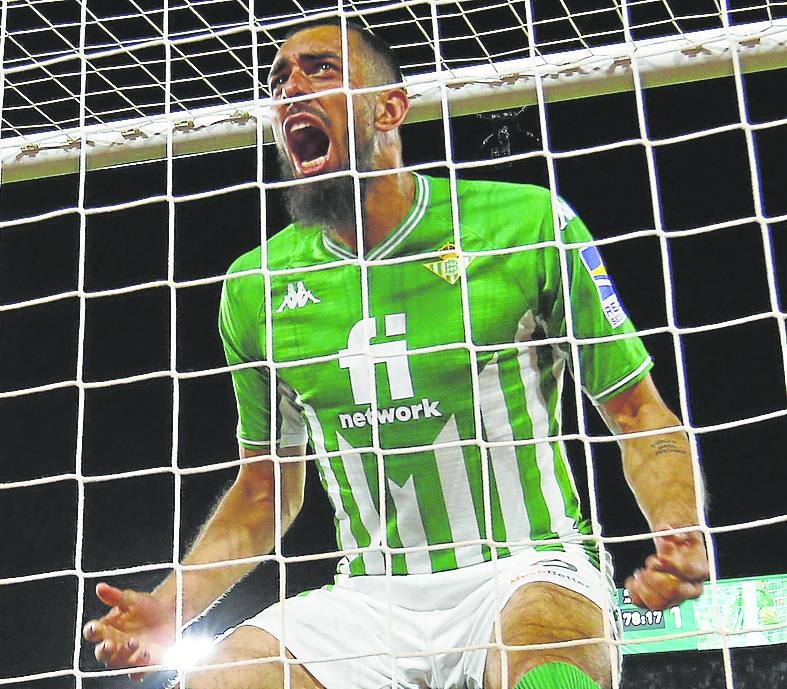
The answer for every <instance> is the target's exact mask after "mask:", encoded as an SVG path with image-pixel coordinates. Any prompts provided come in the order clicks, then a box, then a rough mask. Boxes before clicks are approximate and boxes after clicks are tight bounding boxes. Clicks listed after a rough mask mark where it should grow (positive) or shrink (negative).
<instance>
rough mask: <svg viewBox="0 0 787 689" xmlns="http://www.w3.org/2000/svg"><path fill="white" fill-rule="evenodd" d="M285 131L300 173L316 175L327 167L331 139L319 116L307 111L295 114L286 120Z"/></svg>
mask: <svg viewBox="0 0 787 689" xmlns="http://www.w3.org/2000/svg"><path fill="white" fill-rule="evenodd" d="M284 132H285V136H286V137H287V147H288V148H289V149H290V154H291V156H292V159H293V162H294V163H295V167H296V170H297V172H298V173H300V174H301V175H314V174H317V173H319V172H322V171H323V170H324V169H325V167H326V166H327V164H328V159H329V157H330V156H329V154H330V150H331V141H330V139H329V138H328V135H327V134H326V132H325V130H324V129H323V127H322V123H321V122H320V121H319V120H318V119H317V118H315V117H314V116H311V115H308V114H305V113H301V114H297V115H293V116H292V117H290V118H288V119H287V121H286V122H285V125H284Z"/></svg>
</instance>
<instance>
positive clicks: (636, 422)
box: [601, 376, 708, 609]
mask: <svg viewBox="0 0 787 689" xmlns="http://www.w3.org/2000/svg"><path fill="white" fill-rule="evenodd" d="M601 410H602V414H603V416H604V418H605V420H606V422H607V424H608V425H609V427H610V429H611V430H612V431H613V432H615V433H635V432H638V431H646V430H654V429H659V428H670V427H675V426H679V425H680V421H679V420H678V418H677V417H676V416H675V415H674V414H673V413H672V412H671V411H670V410H669V409H668V408H667V406H666V405H665V404H664V401H663V400H662V399H661V396H660V395H659V392H658V390H657V389H656V386H655V385H654V383H653V380H652V379H651V377H650V376H647V377H646V378H645V379H643V380H642V381H641V382H640V383H638V384H636V385H634V386H632V387H631V388H629V389H628V390H626V391H624V392H622V393H621V394H620V395H617V396H615V397H613V398H612V399H610V400H609V401H608V402H606V403H605V404H603V405H602V408H601ZM620 445H621V452H622V456H623V470H624V472H625V475H626V480H627V481H628V483H629V485H630V486H631V489H632V490H633V492H634V495H635V496H636V498H637V502H638V503H639V506H640V509H641V510H642V513H643V514H644V515H645V518H646V519H647V520H648V524H649V525H650V528H651V529H652V530H653V531H662V530H665V529H670V528H673V529H674V528H680V527H685V526H695V525H697V524H698V523H699V518H698V506H697V502H696V494H697V486H696V485H695V477H694V470H693V467H692V460H691V451H690V447H689V442H688V438H687V437H686V434H685V433H684V432H682V431H672V432H665V433H662V434H658V435H649V436H644V437H638V438H625V439H622V440H621V442H620ZM699 488H700V490H702V486H699ZM654 540H655V545H656V552H655V554H653V555H651V556H650V557H648V558H647V560H646V561H645V566H644V567H643V568H642V569H639V570H637V571H636V572H634V574H633V575H632V576H630V577H629V578H628V579H627V580H626V587H627V588H628V589H629V592H630V593H631V598H632V601H633V602H634V603H635V604H636V605H642V606H645V607H648V608H654V609H664V608H668V607H670V606H673V605H677V604H679V603H681V602H682V601H684V600H686V599H689V598H697V597H698V596H700V595H701V594H702V589H703V582H704V581H705V579H706V578H707V577H708V557H707V552H706V550H705V544H704V541H703V537H702V534H701V533H700V532H699V531H692V532H689V533H682V534H675V535H671V536H660V537H657V538H656V539H654Z"/></svg>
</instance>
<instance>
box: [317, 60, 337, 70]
mask: <svg viewBox="0 0 787 689" xmlns="http://www.w3.org/2000/svg"><path fill="white" fill-rule="evenodd" d="M336 69H337V68H336V65H333V64H331V63H330V62H323V63H322V64H321V65H320V71H321V72H335V71H336Z"/></svg>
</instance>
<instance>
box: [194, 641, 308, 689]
mask: <svg viewBox="0 0 787 689" xmlns="http://www.w3.org/2000/svg"><path fill="white" fill-rule="evenodd" d="M279 653H280V649H279V642H278V640H277V639H276V638H274V637H273V636H272V635H271V634H269V633H268V632H266V631H263V630H262V629H258V628H257V627H250V626H243V627H238V628H237V629H236V630H235V631H234V632H232V634H230V635H229V636H227V638H225V639H224V640H223V641H222V642H221V643H220V644H219V645H218V646H217V648H216V652H215V653H214V654H213V656H211V659H210V662H211V663H212V664H219V663H231V662H233V661H241V660H258V659H265V658H279ZM287 655H288V657H290V658H292V657H293V656H292V655H291V654H289V653H288V654H287ZM284 672H285V670H284V665H283V664H282V663H281V661H279V660H270V661H268V662H265V663H254V664H251V665H242V666H236V667H229V668H223V669H215V670H200V671H194V672H192V673H191V674H189V676H188V677H187V680H186V686H187V687H188V689H282V688H284V687H286V686H289V688H290V689H323V686H322V685H321V684H320V683H319V682H318V681H317V680H315V679H314V678H313V677H312V676H311V675H310V674H309V673H308V672H307V671H306V670H305V669H304V668H303V667H302V666H301V665H298V664H290V682H289V685H286V684H285V681H284Z"/></svg>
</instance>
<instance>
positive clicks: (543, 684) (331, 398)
mask: <svg viewBox="0 0 787 689" xmlns="http://www.w3.org/2000/svg"><path fill="white" fill-rule="evenodd" d="M347 38H348V45H349V52H350V60H349V85H350V87H351V88H352V89H369V90H368V91H364V92H362V93H356V94H355V95H353V97H352V111H353V117H354V119H353V122H354V124H355V126H354V131H355V137H354V140H353V144H354V146H351V145H350V137H349V136H348V129H349V127H348V123H349V118H348V107H347V98H346V96H345V94H344V93H343V92H342V91H341V88H342V86H343V62H342V54H343V51H342V34H341V30H340V28H339V27H338V26H337V25H336V24H335V23H331V22H322V23H318V24H315V25H310V26H308V27H306V28H300V29H298V30H296V31H295V32H293V33H292V34H291V35H290V37H289V38H288V39H287V40H286V42H285V43H284V44H283V45H282V47H281V48H280V50H279V52H278V54H277V57H276V60H275V62H274V64H273V67H272V70H271V75H270V86H271V90H272V94H273V98H274V104H273V108H272V122H273V129H274V134H275V138H276V142H277V145H278V148H279V152H280V155H281V158H282V161H283V165H284V168H285V169H288V170H290V171H291V176H292V178H293V179H295V180H302V181H303V183H302V184H299V185H297V186H292V187H291V188H290V190H289V191H288V205H289V207H290V210H291V212H292V214H293V219H294V221H295V222H294V224H292V225H290V226H289V227H287V228H285V230H283V231H282V232H280V233H279V234H277V235H276V236H275V237H273V238H272V239H271V240H270V241H269V242H268V243H267V246H266V251H265V252H263V251H262V250H261V248H257V249H256V250H254V251H251V252H249V253H247V254H245V255H244V256H242V257H241V258H239V259H238V260H237V261H236V262H235V263H234V264H233V266H232V267H231V269H230V274H229V276H228V279H227V281H226V283H225V286H224V291H223V295H222V305H221V312H220V317H219V325H220V330H221V334H222V338H223V342H224V347H225V352H226V355H227V360H228V362H229V363H230V364H231V365H233V366H234V365H241V364H254V363H256V364H257V365H256V366H254V365H251V366H248V365H247V366H240V367H237V368H234V369H233V372H232V375H233V383H234V386H235V393H236V397H237V400H238V412H239V424H238V438H239V444H240V453H241V457H243V458H248V459H254V461H251V462H249V463H244V464H242V466H241V468H240V470H239V474H238V478H237V480H236V481H235V483H234V484H233V485H232V486H231V488H230V489H229V491H228V492H227V493H226V494H225V495H224V497H223V499H222V500H221V502H220V504H219V506H218V508H217V509H216V511H215V513H214V514H213V516H212V517H211V518H210V520H209V521H208V522H207V524H206V525H205V527H204V528H203V530H202V533H201V535H200V536H199V538H198V540H197V541H196V543H195V545H194V547H193V548H192V550H191V552H190V553H189V555H188V557H187V558H186V559H185V561H184V563H185V564H198V563H210V562H220V561H226V560H233V559H242V558H248V557H252V556H256V555H260V554H264V553H268V552H270V551H271V550H272V549H273V547H274V543H275V534H276V522H277V520H278V519H280V520H281V524H280V532H281V533H284V532H285V531H286V530H287V528H288V527H289V525H290V524H291V523H292V521H293V520H294V519H295V517H296V515H297V513H298V511H299V510H300V507H301V505H302V502H303V487H304V472H305V470H304V460H303V456H304V453H305V447H306V441H307V437H308V439H309V440H310V441H311V444H312V446H313V448H314V451H315V455H316V457H315V459H314V461H316V463H317V466H318V470H319V472H320V477H321V480H322V483H323V486H324V487H325V489H326V491H327V493H328V496H329V498H330V499H331V501H332V503H333V507H334V509H335V512H336V528H337V540H338V542H339V547H340V549H342V550H343V551H344V554H345V557H344V558H343V559H342V560H341V561H340V563H339V566H338V575H337V578H336V583H335V585H332V586H327V587H324V588H323V589H319V590H317V591H311V592H308V594H307V595H301V596H296V597H294V598H291V599H288V600H287V601H285V602H283V603H280V604H277V605H274V606H272V607H270V608H268V609H266V610H264V611H262V612H261V613H260V614H258V615H256V616H254V617H252V618H250V619H248V620H246V621H245V622H244V623H242V624H241V625H240V626H239V627H237V628H236V629H235V630H232V631H231V632H230V633H228V634H227V635H225V637H224V638H223V639H222V640H221V641H220V642H219V643H218V645H217V647H216V649H215V652H214V653H213V655H212V656H211V658H210V662H211V663H231V662H233V661H248V660H254V659H258V660H259V659H267V660H266V661H265V662H259V663H256V664H246V665H236V666H234V667H226V668H220V669H215V670H202V671H199V672H195V673H193V674H192V675H190V676H189V678H188V682H187V684H188V686H189V687H191V689H201V688H202V687H205V688H206V689H207V688H208V687H211V688H215V687H229V688H238V689H240V688H241V687H243V688H246V689H275V688H278V687H282V686H289V687H293V688H294V689H315V688H316V687H324V688H325V689H343V688H344V687H347V686H352V687H354V688H356V689H380V688H381V687H387V686H391V687H407V688H408V689H410V688H412V689H415V688H416V687H430V688H434V689H449V688H459V689H465V688H467V689H478V688H479V687H484V688H485V689H508V688H509V687H515V688H516V689H598V687H604V688H605V689H607V688H609V687H610V686H612V682H613V680H612V675H613V667H614V666H616V663H615V660H616V659H617V655H618V654H617V647H616V646H615V645H614V644H611V643H610V639H612V638H613V636H614V633H615V615H616V610H615V608H614V604H613V603H612V601H611V596H610V587H611V582H610V580H609V575H610V569H609V564H608V563H607V562H606V561H604V560H603V559H601V558H600V556H599V551H598V547H597V543H596V541H595V540H594V539H593V538H592V530H591V529H590V526H589V523H588V521H587V520H586V519H584V518H583V517H582V515H581V513H580V509H579V499H578V497H577V494H576V489H575V487H574V484H573V480H572V478H571V475H570V469H569V467H568V464H567V461H566V457H565V449H564V448H563V446H562V444H561V443H560V442H559V441H558V440H555V438H557V437H559V436H560V433H561V431H560V420H559V414H560V390H561V380H562V373H563V369H564V367H565V363H566V361H569V364H570V365H573V366H574V367H575V368H577V367H578V369H579V370H577V371H575V375H578V376H580V379H581V382H582V385H583V388H584V389H585V391H586V393H587V394H588V395H589V397H590V398H591V399H592V400H593V402H594V403H596V404H597V405H598V406H599V409H600V411H601V413H602V415H603V416H604V418H605V420H606V421H607V423H608V425H609V426H610V428H611V429H613V431H614V432H616V433H621V434H630V433H633V434H635V436H634V437H628V436H624V437H623V438H622V439H621V447H622V451H623V464H624V470H625V474H626V477H627V479H628V481H629V483H630V485H631V487H632V489H633V490H634V493H635V495H636V497H637V500H638V502H639V505H640V507H641V509H642V511H643V513H644V515H645V517H646V518H647V520H648V522H649V524H650V527H651V529H653V530H655V531H659V530H669V529H679V528H681V527H691V526H695V525H696V524H697V523H698V517H697V505H696V502H695V493H696V491H697V490H698V489H699V487H697V486H695V481H694V475H693V471H692V464H691V459H690V451H689V446H688V442H687V439H686V436H685V434H684V433H682V432H680V431H674V432H670V431H668V430H664V431H662V432H656V433H651V434H650V435H636V434H637V433H639V432H642V431H653V430H657V429H668V428H670V427H675V426H679V425H680V423H679V421H678V419H677V418H676V417H675V416H674V415H673V414H672V413H671V412H670V411H669V410H668V409H667V408H666V406H665V405H664V403H663V402H662V400H661V398H660V396H659V394H658V392H657V391H656V388H655V387H654V384H653V382H652V381H651V378H650V374H649V371H650V368H651V366H652V363H651V359H650V357H649V355H648V354H647V352H646V351H645V349H644V347H643V345H642V343H641V341H640V340H639V338H637V337H636V335H635V334H634V327H633V325H632V324H631V321H630V320H629V319H628V316H627V315H626V313H625V311H624V310H623V308H622V306H621V305H620V302H619V300H618V298H617V294H616V293H615V290H614V287H613V286H612V282H611V280H610V279H609V276H608V275H607V273H606V270H605V268H604V264H603V262H602V260H601V257H600V255H599V253H598V251H597V250H596V249H595V247H593V245H592V244H591V243H590V242H591V238H590V235H589V234H588V233H587V230H586V229H585V227H584V225H583V224H582V222H581V220H580V219H579V218H577V217H576V215H575V214H574V212H573V211H572V210H571V208H570V207H569V206H568V205H567V204H566V203H565V202H563V201H562V200H559V201H558V203H557V205H556V207H555V208H554V211H553V208H552V201H551V197H550V194H549V192H547V191H546V190H544V189H540V188H538V187H533V186H529V185H512V184H499V183H489V182H460V183H459V184H458V185H457V189H456V198H457V200H458V206H459V208H458V215H457V214H455V213H454V212H453V207H452V203H451V198H452V192H451V189H450V185H449V183H448V182H447V180H441V179H437V178H430V177H426V176H423V175H420V174H414V173H412V172H410V171H407V170H403V169H402V167H403V161H402V153H401V142H400V139H399V128H400V126H401V125H402V124H403V122H404V118H405V115H406V113H407V109H408V99H407V94H406V92H405V91H404V89H403V88H401V87H400V86H398V85H397V84H398V83H400V82H401V80H402V78H401V73H400V71H399V68H398V66H397V64H396V61H395V58H394V57H393V55H392V54H391V52H390V50H389V49H388V48H387V47H386V46H384V45H382V44H381V43H380V42H379V41H377V40H376V39H375V38H374V37H372V36H370V35H369V34H367V33H365V32H364V31H362V30H361V29H359V28H357V27H350V31H349V34H348V37H347ZM370 87H380V88H376V89H375V88H370ZM352 149H354V155H353V151H352ZM353 159H354V160H355V161H356V169H357V170H358V171H361V172H365V171H375V172H380V173H382V174H375V175H365V176H363V177H362V181H361V184H360V191H361V198H360V204H359V206H360V208H361V209H362V217H361V219H360V220H361V229H362V231H361V232H359V230H358V223H357V222H356V215H355V208H356V204H355V195H354V186H353V185H354V183H353V179H352V177H350V176H349V175H346V174H344V175H343V174H341V173H342V171H346V170H348V169H352V165H351V161H352V160H353ZM386 170H392V172H389V173H387V174H386V173H385V172H384V171H386ZM329 173H339V174H337V175H334V176H327V177H326V176H325V175H328V174H329ZM457 221H458V229H455V226H454V223H455V222H457ZM457 240H458V241H459V248H456V246H455V245H456V243H457ZM563 243H565V245H566V246H565V247H564V246H562V244H563ZM263 256H265V259H264V260H263ZM359 257H362V259H363V260H359ZM381 259H398V260H390V261H387V262H384V261H381ZM563 266H565V267H563ZM261 267H263V268H265V269H267V270H270V271H272V272H271V273H268V276H269V278H268V279H269V288H268V285H266V279H265V278H264V277H263V275H262V274H261V271H260V268H261ZM566 269H567V271H566ZM566 272H567V274H565V273H566ZM268 290H269V291H268ZM564 293H566V294H567V298H564ZM268 294H269V295H270V296H267V295H268ZM466 302H467V303H466ZM569 335H571V336H573V338H574V339H575V341H576V340H577V339H578V340H579V341H580V344H579V345H578V347H576V349H577V351H576V352H572V348H571V346H570V343H569ZM540 340H546V342H545V343H544V344H541V345H540V346H539V341H540ZM441 345H442V346H441ZM272 402H273V404H271V403H272ZM274 439H275V443H276V447H277V452H276V455H277V457H278V458H279V459H277V460H275V461H274V460H271V458H270V456H269V455H270V449H269V448H270V443H271V442H274ZM655 543H656V548H655V549H656V552H655V554H654V555H651V556H650V557H649V558H648V559H647V561H646V563H645V566H644V567H643V568H642V569H640V570H638V571H637V572H636V573H635V574H634V575H633V576H632V577H629V579H628V580H627V582H626V584H627V586H628V588H629V590H630V593H631V597H632V600H633V601H634V602H635V603H637V604H642V605H646V606H648V607H652V608H665V607H668V606H672V605H676V604H678V603H679V602H681V601H682V600H685V599H687V598H694V597H697V596H698V595H700V593H701V592H702V582H703V580H704V578H705V577H706V576H707V568H708V564H707V558H706V554H705V549H704V545H703V541H702V537H701V535H700V534H699V532H698V531H691V530H690V529H688V530H685V531H681V532H679V533H676V534H675V533H673V534H668V535H664V536H660V537H657V538H656V539H655ZM251 569H252V565H247V564H238V565H233V566H222V567H217V568H206V569H199V570H191V571H188V572H186V573H185V574H184V576H183V618H184V620H186V621H189V620H192V619H194V618H195V617H197V616H198V615H200V614H201V613H202V612H203V611H204V610H206V609H207V608H208V607H209V606H210V605H211V604H212V603H213V601H214V600H216V599H217V598H218V597H219V596H221V595H222V594H223V593H224V592H225V591H226V590H227V589H228V588H230V587H231V586H232V585H233V584H234V583H235V582H236V581H237V580H239V579H240V578H241V577H242V576H244V575H245V574H246V573H247V572H249V571H250V570H251ZM175 587H176V582H175V578H174V576H173V577H170V578H169V579H167V580H166V581H165V582H164V583H163V584H162V585H161V586H160V587H159V588H157V589H156V590H155V591H154V592H153V593H152V594H144V593H139V592H135V591H120V590H118V589H116V588H113V587H111V586H108V585H106V584H99V586H98V587H97V594H98V595H99V597H100V598H101V599H102V600H103V601H104V602H105V603H107V604H108V605H110V606H113V607H112V610H111V611H110V613H109V614H107V615H106V616H105V617H103V618H102V619H100V620H94V621H91V622H89V623H88V624H87V625H86V627H85V636H86V638H87V639H89V640H91V641H94V642H96V643H97V646H96V657H97V658H98V659H99V660H100V661H102V662H104V663H105V664H107V665H108V666H111V667H144V666H145V665H149V664H151V663H158V662H161V661H162V659H163V658H164V656H165V653H166V650H167V648H168V647H169V645H170V644H171V642H172V639H173V636H174V610H175V600H176V589H175ZM282 608H283V610H282ZM559 642H573V643H570V644H568V645H560V644H559ZM554 644H558V645H554ZM281 649H285V650H286V654H287V655H286V657H287V658H289V659H290V662H285V661H284V656H282V654H281ZM457 649H465V650H457Z"/></svg>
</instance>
